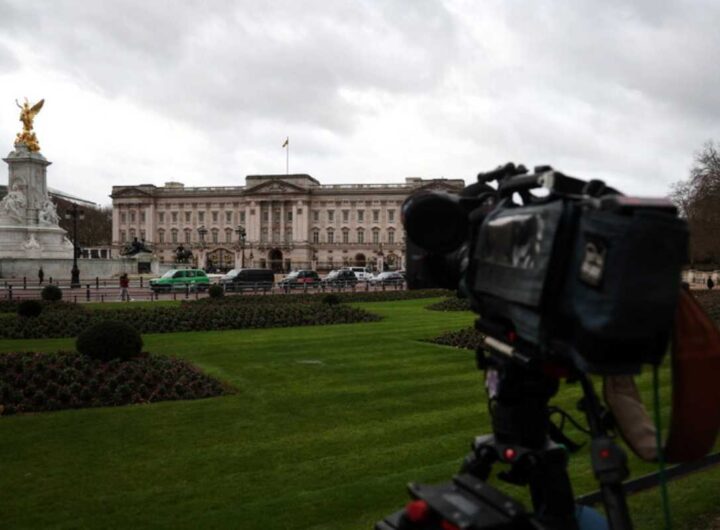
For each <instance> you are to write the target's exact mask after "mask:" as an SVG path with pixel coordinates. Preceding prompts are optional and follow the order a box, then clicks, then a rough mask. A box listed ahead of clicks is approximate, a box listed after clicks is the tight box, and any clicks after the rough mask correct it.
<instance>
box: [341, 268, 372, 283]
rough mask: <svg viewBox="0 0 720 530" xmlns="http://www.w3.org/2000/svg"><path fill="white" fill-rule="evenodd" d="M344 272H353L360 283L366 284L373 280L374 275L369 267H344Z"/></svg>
mask: <svg viewBox="0 0 720 530" xmlns="http://www.w3.org/2000/svg"><path fill="white" fill-rule="evenodd" d="M343 270H351V271H353V272H354V273H355V276H357V279H358V281H360V282H366V281H368V280H370V278H372V273H371V272H370V269H368V268H367V267H343Z"/></svg>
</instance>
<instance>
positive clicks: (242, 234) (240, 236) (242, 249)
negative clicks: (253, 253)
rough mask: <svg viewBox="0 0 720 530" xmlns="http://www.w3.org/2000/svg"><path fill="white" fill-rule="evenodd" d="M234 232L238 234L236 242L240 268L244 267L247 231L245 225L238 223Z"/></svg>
mask: <svg viewBox="0 0 720 530" xmlns="http://www.w3.org/2000/svg"><path fill="white" fill-rule="evenodd" d="M235 233H236V234H237V235H238V243H239V244H240V268H241V269H244V268H245V238H246V237H247V233H246V232H245V227H244V226H242V225H238V227H237V228H236V229H235Z"/></svg>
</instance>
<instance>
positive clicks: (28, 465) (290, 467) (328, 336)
mask: <svg viewBox="0 0 720 530" xmlns="http://www.w3.org/2000/svg"><path fill="white" fill-rule="evenodd" d="M431 302H432V300H412V301H404V302H385V303H372V304H371V303H367V304H358V305H359V306H362V307H364V308H367V309H369V310H371V311H374V312H377V313H379V314H382V315H383V316H384V317H385V319H384V320H382V321H380V322H374V323H364V324H347V325H333V326H317V327H304V328H284V329H261V330H242V331H223V332H202V333H201V332H195V333H174V334H158V335H145V336H144V337H143V338H144V341H145V345H146V349H147V350H149V351H152V352H153V353H164V354H170V355H177V356H180V357H183V358H185V359H189V360H191V361H192V362H194V363H196V364H197V365H199V366H200V367H202V368H203V369H204V370H205V371H206V372H208V373H210V374H211V375H214V376H216V377H219V378H221V379H223V380H224V381H227V382H228V383H230V384H231V385H233V386H234V387H235V388H236V389H237V394H235V395H231V396H225V397H221V398H213V399H207V400H199V401H188V402H166V403H158V404H154V405H139V406H131V407H122V408H107V409H86V410H71V411H63V412H56V413H47V414H37V415H26V416H10V417H3V418H0V454H2V455H3V463H2V466H1V467H0V469H1V472H0V491H2V492H3V493H2V502H0V527H2V528H45V527H56V528H108V527H110V528H121V527H123V528H124V527H134V528H243V529H255V528H257V529H263V530H267V529H295V528H312V529H315V530H320V529H327V530H331V529H332V530H337V529H367V528H372V524H373V523H374V522H375V521H376V520H378V519H380V518H381V517H382V516H383V515H385V514H387V513H390V512H392V511H394V510H396V509H398V508H399V507H401V506H402V505H404V503H405V502H406V500H407V497H406V494H405V490H404V484H405V483H406V482H408V481H410V480H416V481H420V482H438V481H444V480H447V479H448V478H449V477H450V476H451V475H452V474H453V473H455V472H456V471H457V468H458V466H459V464H460V461H461V459H462V457H463V456H464V454H465V453H466V451H467V449H468V446H469V442H470V441H471V439H472V438H473V437H474V436H475V435H476V434H479V433H483V432H487V431H488V417H487V407H486V398H485V394H484V390H483V384H482V377H481V374H480V373H479V372H477V370H476V369H475V367H474V358H473V355H472V353H470V352H467V351H463V350H457V349H454V348H450V347H445V346H439V345H434V344H430V343H427V342H422V341H423V339H429V338H432V337H434V336H436V335H439V334H440V333H442V332H444V331H447V330H451V329H460V328H463V327H467V326H468V325H469V324H470V323H471V322H472V320H473V316H472V315H471V314H470V313H462V312H460V313H442V312H437V311H426V310H425V309H424V306H426V305H428V304H429V303H431ZM73 343H74V340H73V339H53V340H13V341H9V340H8V341H2V343H0V351H14V350H25V351H28V350H35V351H53V350H57V349H68V348H72V345H73ZM665 375H666V376H667V374H665ZM663 383H664V385H663V391H664V395H665V397H668V391H667V384H668V381H667V377H665V380H664V381H663ZM643 387H644V389H645V391H647V388H648V379H647V377H644V378H643ZM579 395H580V393H579V389H578V388H577V387H575V386H564V387H563V389H562V390H561V395H560V396H559V397H558V399H557V400H556V402H557V403H559V404H560V405H562V406H564V408H566V409H567V410H570V411H572V410H573V408H574V403H575V401H576V400H577V398H578V397H579ZM665 412H667V411H665ZM576 415H577V414H576ZM569 434H570V435H571V436H573V437H574V438H575V439H579V438H580V437H579V435H578V434H577V433H573V432H572V431H569ZM631 466H632V469H633V471H634V472H636V474H637V472H647V471H649V470H651V469H652V466H648V465H640V464H639V463H638V462H637V461H636V460H634V459H633V460H631ZM570 472H571V476H572V478H573V484H574V486H575V491H576V493H578V494H580V493H584V492H588V491H591V490H594V489H596V484H595V481H594V480H593V478H592V476H591V471H590V466H589V459H588V455H587V452H586V451H582V452H581V453H580V454H579V455H577V456H575V457H574V458H573V459H572V461H571V466H570ZM501 487H502V488H503V489H505V490H506V491H512V492H517V491H518V490H516V489H511V488H509V487H507V486H506V485H504V484H502V485H501ZM717 491H720V472H718V471H712V472H706V473H703V474H700V475H695V476H693V477H690V478H688V479H684V480H683V481H681V482H676V483H674V484H673V486H672V487H671V500H672V503H673V509H674V512H675V513H676V514H678V517H679V519H682V520H684V521H691V520H693V518H694V517H696V516H697V515H698V514H701V513H704V512H708V511H710V510H712V509H715V508H716V506H715V505H716V503H717V495H716V493H715V492H717ZM631 506H632V509H633V515H634V516H635V519H636V528H647V529H651V528H652V529H655V528H660V527H661V524H660V511H659V494H658V493H657V492H652V493H649V494H643V495H641V496H638V497H636V498H633V499H632V501H631Z"/></svg>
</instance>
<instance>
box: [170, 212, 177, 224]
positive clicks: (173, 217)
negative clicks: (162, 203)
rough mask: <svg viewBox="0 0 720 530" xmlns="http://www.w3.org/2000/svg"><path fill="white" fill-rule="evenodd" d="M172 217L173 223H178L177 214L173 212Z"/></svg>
mask: <svg viewBox="0 0 720 530" xmlns="http://www.w3.org/2000/svg"><path fill="white" fill-rule="evenodd" d="M170 215H171V216H172V222H173V223H177V212H172V213H171V214H170Z"/></svg>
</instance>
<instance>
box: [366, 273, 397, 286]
mask: <svg viewBox="0 0 720 530" xmlns="http://www.w3.org/2000/svg"><path fill="white" fill-rule="evenodd" d="M404 282H405V277H404V276H403V275H402V274H401V273H399V272H397V271H386V272H381V273H380V274H378V275H377V276H375V277H374V278H372V279H371V280H370V284H371V285H401V284H402V283H404Z"/></svg>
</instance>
